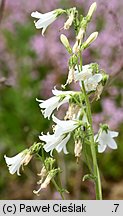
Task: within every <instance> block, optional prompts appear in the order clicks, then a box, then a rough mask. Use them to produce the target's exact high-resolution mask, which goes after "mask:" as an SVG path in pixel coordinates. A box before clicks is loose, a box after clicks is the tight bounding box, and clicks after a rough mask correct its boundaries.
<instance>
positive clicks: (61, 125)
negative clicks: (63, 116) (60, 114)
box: [53, 116, 80, 137]
mask: <svg viewBox="0 0 123 216" xmlns="http://www.w3.org/2000/svg"><path fill="white" fill-rule="evenodd" d="M53 121H54V122H55V123H56V126H55V133H54V135H55V136H56V137H58V136H61V135H63V134H66V133H71V132H72V131H74V130H75V129H76V128H77V127H79V125H80V122H79V121H78V120H67V121H64V120H59V119H58V118H56V117H55V116H53Z"/></svg>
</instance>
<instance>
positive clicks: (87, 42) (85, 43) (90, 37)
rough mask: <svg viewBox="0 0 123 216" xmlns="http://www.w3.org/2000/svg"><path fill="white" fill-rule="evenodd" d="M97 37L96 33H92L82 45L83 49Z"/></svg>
mask: <svg viewBox="0 0 123 216" xmlns="http://www.w3.org/2000/svg"><path fill="white" fill-rule="evenodd" d="M97 36H98V32H93V33H92V34H91V35H90V36H89V37H88V38H87V40H86V41H85V42H84V44H83V47H84V49H85V48H87V47H88V46H89V45H90V44H91V43H92V42H94V41H95V40H96V38H97Z"/></svg>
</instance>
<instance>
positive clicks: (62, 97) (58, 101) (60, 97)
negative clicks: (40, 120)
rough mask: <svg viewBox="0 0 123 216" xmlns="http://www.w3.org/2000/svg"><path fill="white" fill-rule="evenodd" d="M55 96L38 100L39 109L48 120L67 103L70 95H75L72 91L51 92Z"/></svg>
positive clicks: (55, 90)
mask: <svg viewBox="0 0 123 216" xmlns="http://www.w3.org/2000/svg"><path fill="white" fill-rule="evenodd" d="M52 92H53V94H54V95H55V96H53V97H51V98H49V99H47V100H45V101H44V100H38V99H36V100H37V101H38V102H39V103H40V104H39V106H40V108H41V110H42V113H43V115H44V117H45V118H47V117H48V119H49V118H50V116H51V114H52V112H53V111H54V110H55V109H56V108H57V109H58V108H59V107H60V106H61V105H63V104H64V103H68V102H69V99H70V97H71V95H72V94H75V93H76V92H74V91H59V90H57V89H54V90H52Z"/></svg>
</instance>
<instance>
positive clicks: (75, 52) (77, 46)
mask: <svg viewBox="0 0 123 216" xmlns="http://www.w3.org/2000/svg"><path fill="white" fill-rule="evenodd" d="M79 49H80V46H79V42H78V40H77V41H76V43H75V44H74V46H73V49H72V50H73V53H74V54H77V53H78V52H79Z"/></svg>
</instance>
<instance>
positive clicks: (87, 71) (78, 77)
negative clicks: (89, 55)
mask: <svg viewBox="0 0 123 216" xmlns="http://www.w3.org/2000/svg"><path fill="white" fill-rule="evenodd" d="M102 78H103V76H102V74H101V73H96V74H94V75H93V69H92V68H91V65H90V64H89V65H84V66H83V67H82V71H81V72H79V71H78V68H77V67H76V71H75V81H80V86H81V81H83V82H84V85H85V89H86V91H87V92H90V91H95V90H96V88H97V86H98V84H99V83H100V82H101V80H102Z"/></svg>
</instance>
